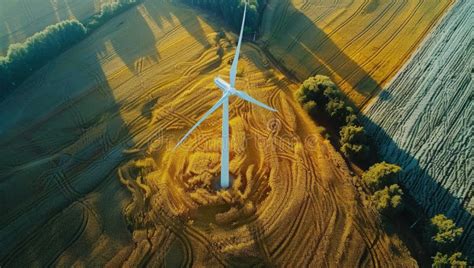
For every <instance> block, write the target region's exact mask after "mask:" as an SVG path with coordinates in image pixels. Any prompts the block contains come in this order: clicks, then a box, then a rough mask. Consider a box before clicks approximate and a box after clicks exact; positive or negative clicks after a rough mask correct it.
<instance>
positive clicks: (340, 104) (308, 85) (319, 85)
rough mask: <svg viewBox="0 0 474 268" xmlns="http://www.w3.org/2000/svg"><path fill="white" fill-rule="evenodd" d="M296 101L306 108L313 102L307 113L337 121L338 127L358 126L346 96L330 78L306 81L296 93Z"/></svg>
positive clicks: (321, 77) (318, 76) (316, 78)
mask: <svg viewBox="0 0 474 268" xmlns="http://www.w3.org/2000/svg"><path fill="white" fill-rule="evenodd" d="M296 99H297V100H298V101H299V102H300V104H301V105H302V106H303V107H305V106H306V104H307V103H308V102H313V103H315V104H316V105H314V104H311V105H310V107H312V109H311V110H308V109H307V111H308V112H309V113H310V114H311V115H313V116H317V115H322V116H326V117H328V118H331V119H333V120H334V121H335V123H336V125H337V127H341V126H344V125H356V124H357V123H358V122H357V115H356V114H355V111H354V109H352V107H351V106H350V105H348V103H347V101H346V99H345V97H344V94H343V93H342V92H341V91H340V90H339V88H337V86H336V84H334V83H333V82H332V81H331V79H329V77H327V76H324V75H316V76H313V77H310V78H308V79H306V81H304V82H303V84H302V85H301V86H300V88H299V89H298V91H297V92H296Z"/></svg>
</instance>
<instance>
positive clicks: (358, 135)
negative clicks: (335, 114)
mask: <svg viewBox="0 0 474 268" xmlns="http://www.w3.org/2000/svg"><path fill="white" fill-rule="evenodd" d="M339 135H340V136H341V141H340V142H341V151H342V153H343V154H344V155H345V156H346V157H348V158H351V159H352V160H363V159H366V158H367V157H368V153H369V146H368V142H367V136H366V134H365V130H364V128H363V127H358V126H345V127H343V128H342V129H341V131H340V132H339Z"/></svg>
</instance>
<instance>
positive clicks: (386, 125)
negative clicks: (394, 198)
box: [365, 0, 474, 256]
mask: <svg viewBox="0 0 474 268" xmlns="http://www.w3.org/2000/svg"><path fill="white" fill-rule="evenodd" d="M473 10H474V3H473V2H472V1H468V0H461V1H458V2H457V3H456V4H455V5H454V7H453V9H452V10H451V11H450V12H449V13H448V14H447V15H446V17H445V18H444V19H443V21H442V23H441V24H440V25H439V27H437V28H436V30H435V31H434V32H433V33H432V34H431V35H430V37H429V38H428V39H426V41H425V42H424V44H423V45H422V46H421V47H420V49H419V50H418V51H417V52H416V53H415V54H414V56H413V58H412V59H411V61H410V62H409V63H408V64H407V65H406V66H405V67H404V68H403V69H402V71H401V72H400V73H399V74H398V75H397V76H396V77H395V78H394V80H393V81H392V82H391V83H390V85H389V86H388V87H387V88H386V89H385V90H384V91H383V92H382V93H381V95H380V96H379V97H378V98H377V99H376V100H374V102H373V103H372V104H371V105H369V107H367V109H366V110H365V113H366V115H367V117H368V118H367V120H366V125H367V129H368V131H369V132H370V133H371V134H372V135H373V137H374V139H375V140H376V142H377V144H378V147H379V149H380V152H381V154H382V155H383V157H384V158H385V159H387V160H388V161H392V162H395V163H400V164H402V165H403V166H405V167H407V168H406V172H405V175H404V176H403V177H402V180H403V182H404V184H405V185H407V188H408V189H409V190H410V192H411V193H412V194H413V196H414V197H415V198H416V199H417V201H418V202H419V203H420V204H421V205H422V206H423V207H424V208H425V209H426V211H428V212H429V213H430V214H431V215H434V214H436V213H447V214H448V215H449V216H450V217H452V218H454V219H456V221H457V222H458V223H459V224H460V225H461V226H463V227H464V236H463V239H462V242H461V244H462V247H463V248H464V249H465V250H466V252H468V253H469V255H470V256H473V255H474V218H473V216H472V215H473V214H474V196H473V189H474V170H473V148H474V143H473V138H472V135H473V126H474V106H473V102H472V98H473V94H474V84H473V81H472V75H473V70H474V69H473V67H474V61H473V57H472V55H473V53H474V45H473V41H472V37H473V35H472V27H473V25H474V19H473V16H472V11H473ZM433 55H436V56H433ZM393 115H396V116H393Z"/></svg>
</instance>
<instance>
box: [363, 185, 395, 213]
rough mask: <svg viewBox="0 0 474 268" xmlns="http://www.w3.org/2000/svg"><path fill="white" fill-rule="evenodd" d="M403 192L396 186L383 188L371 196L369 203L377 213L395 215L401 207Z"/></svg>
mask: <svg viewBox="0 0 474 268" xmlns="http://www.w3.org/2000/svg"><path fill="white" fill-rule="evenodd" d="M402 196H403V191H402V189H400V186H398V184H392V185H390V186H385V188H383V189H382V190H379V191H376V192H375V193H374V194H373V195H372V196H371V201H372V202H373V204H374V205H375V207H376V208H377V210H378V211H380V212H381V213H385V214H395V213H396V212H398V211H400V209H401V207H402Z"/></svg>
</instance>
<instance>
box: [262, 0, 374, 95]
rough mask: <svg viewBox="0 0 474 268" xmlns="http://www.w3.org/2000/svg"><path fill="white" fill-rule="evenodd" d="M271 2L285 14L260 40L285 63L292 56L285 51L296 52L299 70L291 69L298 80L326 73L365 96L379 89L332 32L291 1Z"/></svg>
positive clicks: (295, 63)
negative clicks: (326, 31)
mask: <svg viewBox="0 0 474 268" xmlns="http://www.w3.org/2000/svg"><path fill="white" fill-rule="evenodd" d="M269 6H270V8H273V9H276V11H273V12H274V13H275V14H280V13H279V12H280V11H279V10H280V9H284V11H281V13H282V14H286V16H285V17H284V18H281V19H280V18H279V19H278V22H275V23H277V25H275V26H272V27H274V28H276V29H273V28H272V29H270V30H267V31H269V32H266V33H264V35H263V39H262V40H261V41H260V42H261V43H262V44H263V47H265V48H266V49H268V50H269V52H270V53H271V54H273V56H274V57H275V58H276V60H278V61H279V62H280V63H283V65H285V64H284V60H285V59H289V58H285V56H284V55H288V54H293V55H294V57H293V58H291V59H289V60H291V62H292V63H291V64H290V65H289V66H293V67H291V68H296V67H297V68H298V71H296V70H288V71H289V72H290V73H291V74H293V75H295V76H296V77H297V79H298V80H300V81H302V80H304V79H306V78H307V77H308V76H311V75H316V74H323V75H326V76H329V77H331V78H332V79H333V80H334V81H336V82H338V83H347V84H349V85H350V86H351V87H352V88H353V89H355V90H356V91H357V92H358V93H360V94H362V95H363V96H364V97H365V98H366V99H368V98H369V97H370V96H371V95H372V94H374V93H375V92H378V91H379V90H380V86H379V84H378V82H377V81H375V80H374V79H373V78H372V77H371V75H369V74H368V73H367V72H366V71H365V70H364V69H363V68H362V67H360V66H359V65H358V64H357V63H356V62H355V61H354V60H353V59H352V58H351V57H349V56H348V55H347V54H346V53H345V52H344V50H343V49H341V48H340V47H338V45H337V44H336V43H334V41H332V40H331V36H328V34H326V33H325V32H324V31H323V30H322V29H320V28H319V27H317V26H316V25H315V23H314V22H313V21H312V20H311V19H310V18H308V17H307V16H306V15H305V14H304V13H302V12H301V11H300V10H298V9H297V8H295V6H294V5H293V3H292V2H291V1H288V2H285V3H281V4H277V3H269ZM279 33H284V34H279ZM288 40H291V41H290V42H289V41H288ZM278 43H281V44H284V45H283V46H281V47H279V45H275V46H272V45H271V44H278ZM286 45H287V46H286ZM285 46H286V47H285ZM314 63H316V65H315V64H314ZM335 76H337V77H335ZM336 78H337V79H336Z"/></svg>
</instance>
